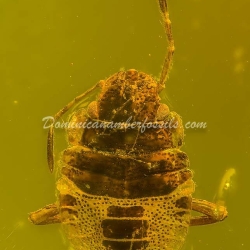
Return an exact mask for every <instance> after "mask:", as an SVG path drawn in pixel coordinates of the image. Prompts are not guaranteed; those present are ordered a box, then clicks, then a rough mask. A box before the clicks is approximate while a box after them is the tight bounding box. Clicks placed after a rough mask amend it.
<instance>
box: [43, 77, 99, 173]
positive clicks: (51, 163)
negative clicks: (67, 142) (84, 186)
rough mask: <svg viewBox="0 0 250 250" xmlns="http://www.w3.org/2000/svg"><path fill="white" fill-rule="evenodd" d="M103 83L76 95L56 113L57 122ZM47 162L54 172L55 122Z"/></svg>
mask: <svg viewBox="0 0 250 250" xmlns="http://www.w3.org/2000/svg"><path fill="white" fill-rule="evenodd" d="M102 83H103V81H100V82H99V83H97V84H95V85H94V86H93V87H92V88H90V89H89V90H87V91H86V92H84V93H82V94H81V95H79V96H77V97H75V98H74V100H72V101H71V102H70V103H68V104H67V105H66V106H65V107H64V108H62V109H61V110H59V111H58V112H57V113H56V114H55V115H54V122H56V121H57V120H58V119H59V118H60V117H62V115H64V114H65V113H66V112H67V111H68V110H69V109H70V108H72V107H73V106H74V105H76V104H77V103H79V102H80V101H81V100H82V99H83V98H84V97H86V95H88V94H89V93H91V92H92V91H93V90H95V89H96V88H98V87H99V86H101V84H102ZM47 162H48V166H49V169H50V172H51V173H52V172H53V169H54V125H53V124H51V126H50V128H49V132H48V137H47Z"/></svg>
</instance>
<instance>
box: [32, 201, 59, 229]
mask: <svg viewBox="0 0 250 250" xmlns="http://www.w3.org/2000/svg"><path fill="white" fill-rule="evenodd" d="M29 220H30V222H32V223H33V224H35V225H46V224H55V223H60V222H61V219H60V215H59V210H58V207H57V205H56V204H49V205H47V206H45V207H43V208H41V209H39V210H37V211H35V212H32V213H30V214H29Z"/></svg>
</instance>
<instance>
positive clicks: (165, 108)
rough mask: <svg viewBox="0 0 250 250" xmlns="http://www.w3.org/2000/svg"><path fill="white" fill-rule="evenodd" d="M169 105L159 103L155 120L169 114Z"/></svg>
mask: <svg viewBox="0 0 250 250" xmlns="http://www.w3.org/2000/svg"><path fill="white" fill-rule="evenodd" d="M169 112H170V111H169V107H168V105H166V104H164V103H161V104H160V106H159V108H158V110H157V114H156V120H157V121H164V120H165V119H166V118H167V116H168V115H169Z"/></svg>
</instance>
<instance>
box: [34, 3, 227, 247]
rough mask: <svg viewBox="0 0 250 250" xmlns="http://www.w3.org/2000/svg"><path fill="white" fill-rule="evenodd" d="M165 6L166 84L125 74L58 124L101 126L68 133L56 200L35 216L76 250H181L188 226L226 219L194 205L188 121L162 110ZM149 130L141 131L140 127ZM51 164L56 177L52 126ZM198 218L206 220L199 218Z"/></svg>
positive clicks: (222, 211)
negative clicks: (59, 230) (185, 148)
mask: <svg viewBox="0 0 250 250" xmlns="http://www.w3.org/2000/svg"><path fill="white" fill-rule="evenodd" d="M158 3H159V9H160V12H161V15H162V19H163V23H164V29H165V33H166V37H167V41H168V48H167V54H166V57H165V60H164V63H163V68H162V71H161V75H160V79H159V81H156V80H155V79H153V78H152V77H151V76H150V75H148V74H146V73H144V72H140V71H137V70H134V69H130V70H127V71H120V72H118V73H115V74H114V75H112V76H111V77H109V78H107V79H106V80H102V81H100V82H99V83H97V84H96V85H94V86H93V87H92V88H91V89H89V90H88V91H86V92H85V93H83V94H81V95H80V96H78V97H76V98H75V99H74V100H73V101H71V102H70V103H69V104H68V105H66V106H65V107H64V108H63V109H61V110H60V111H59V112H58V113H57V114H56V115H55V116H54V121H58V120H59V118H61V117H62V115H63V114H65V113H66V112H67V111H70V110H71V109H74V110H75V111H74V112H72V114H71V118H70V122H71V123H74V124H92V125H93V124H95V126H85V127H73V126H72V127H68V128H67V136H68V148H67V149H65V150H64V151H63V152H62V159H61V164H60V166H58V167H57V172H58V173H59V177H58V181H57V184H56V187H57V200H56V202H55V203H54V204H50V205H47V206H45V207H44V208H42V209H40V210H38V211H35V212H32V213H31V214H30V215H29V219H30V221H31V222H32V223H34V224H36V225H45V224H52V223H61V225H62V227H63V230H64V231H65V234H66V235H67V237H68V239H69V241H70V243H71V245H72V247H73V248H74V249H75V250H143V249H145V250H156V249H158V250H178V249H181V248H182V246H183V243H184V241H185V238H186V235H187V232H188V228H189V226H194V225H205V224H210V223H215V222H218V221H222V220H223V219H225V218H226V217H227V211H226V208H225V207H224V206H221V205H219V204H214V203H210V202H208V201H205V200H200V199H195V198H192V193H193V192H194V183H193V180H192V171H191V170H190V169H189V159H188V156H187V155H186V154H185V153H184V152H182V151H181V150H180V148H181V146H182V144H183V136H184V129H183V126H182V121H181V118H180V116H179V115H178V114H177V113H175V112H173V111H172V112H171V111H170V110H169V108H168V106H167V105H166V104H163V103H161V102H160V97H159V93H160V91H162V89H163V88H164V87H165V81H166V79H167V77H168V74H169V71H170V69H171V66H172V58H173V54H174V40H173V36H172V31H171V22H170V19H169V13H168V4H167V1H166V0H158ZM98 89H100V93H99V94H98V96H97V98H96V100H95V101H92V102H91V103H89V104H88V105H87V108H86V109H84V108H82V107H81V104H82V103H83V102H84V100H85V98H86V97H88V96H89V95H91V94H93V93H94V92H95V91H97V90H98ZM127 121H129V125H128V122H127ZM143 123H144V125H145V126H144V130H143V131H142V130H141V127H140V126H138V124H143ZM98 124H99V125H100V124H102V125H103V126H96V125H98ZM114 124H119V126H114ZM163 124H168V126H162V125H163ZM132 125H133V126H132ZM47 157H48V165H49V169H50V171H51V172H52V171H53V169H54V125H53V124H52V125H51V126H50V129H49V133H48V141H47ZM192 210H194V211H197V212H200V213H201V215H200V216H196V217H193V216H192V215H191V211H192Z"/></svg>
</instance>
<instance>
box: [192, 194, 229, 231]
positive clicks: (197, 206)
mask: <svg viewBox="0 0 250 250" xmlns="http://www.w3.org/2000/svg"><path fill="white" fill-rule="evenodd" d="M192 210H193V211H196V212H199V213H201V214H203V215H201V216H195V217H192V218H191V221H190V226H200V225H206V224H212V223H216V222H220V221H223V220H224V219H225V218H226V217H227V210H226V207H224V206H220V205H218V204H215V203H212V202H209V201H206V200H200V199H196V198H193V199H192Z"/></svg>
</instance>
